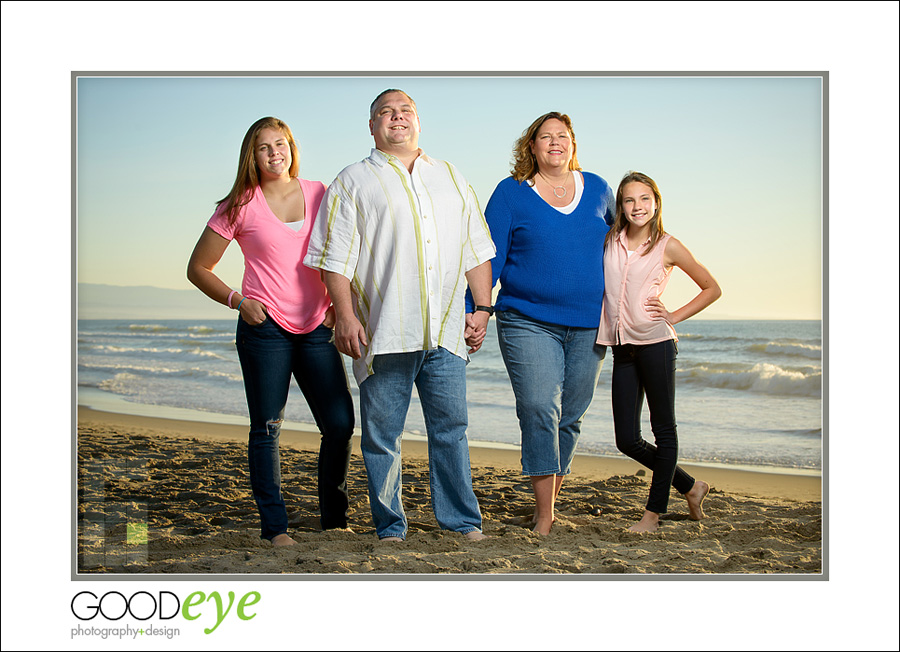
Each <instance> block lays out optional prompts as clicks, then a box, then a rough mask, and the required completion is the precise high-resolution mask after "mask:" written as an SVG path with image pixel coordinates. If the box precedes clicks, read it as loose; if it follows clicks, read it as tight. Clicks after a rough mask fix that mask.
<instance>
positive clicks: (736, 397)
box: [77, 320, 823, 473]
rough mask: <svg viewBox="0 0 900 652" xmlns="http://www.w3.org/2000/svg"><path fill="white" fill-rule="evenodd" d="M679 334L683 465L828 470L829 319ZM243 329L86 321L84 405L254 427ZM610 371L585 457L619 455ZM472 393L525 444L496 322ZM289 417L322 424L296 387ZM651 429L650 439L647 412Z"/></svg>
mask: <svg viewBox="0 0 900 652" xmlns="http://www.w3.org/2000/svg"><path fill="white" fill-rule="evenodd" d="M677 330H678V336H679V342H678V360H677V371H676V387H677V388H676V399H675V411H676V418H677V421H678V438H679V447H680V448H679V458H680V459H681V460H682V461H686V462H696V463H705V464H715V465H719V464H721V465H726V466H749V467H777V468H780V469H784V470H791V471H793V472H801V473H806V472H808V473H815V472H819V471H821V468H822V414H823V412H822V408H823V406H822V325H821V322H819V321H704V320H694V321H688V322H685V323H683V324H679V325H678V327H677ZM234 332H235V322H234V321H231V320H209V321H197V320H165V321H149V320H140V321H134V320H80V321H79V322H78V364H77V383H78V393H79V403H80V404H87V405H93V406H95V407H99V408H101V409H102V408H103V407H104V406H107V407H108V406H109V405H111V403H110V402H108V401H107V402H104V401H103V400H102V399H103V398H104V397H106V398H109V399H116V400H118V403H119V408H118V409H120V410H121V411H133V412H135V413H146V412H140V411H139V409H138V408H139V407H140V406H148V405H149V406H157V409H161V408H180V409H186V410H192V411H194V414H197V415H198V418H201V419H202V418H204V415H203V414H202V413H206V415H208V416H209V417H210V419H211V420H212V419H213V418H214V417H218V416H221V415H227V416H229V417H230V419H231V422H243V423H247V418H246V415H247V407H246V401H245V397H244V388H243V382H242V379H241V370H240V365H239V363H238V358H237V352H236V350H235V343H234ZM344 361H345V364H346V367H347V373H348V377H349V378H350V386H351V392H352V394H353V398H354V405H355V409H356V412H357V424H358V423H359V392H358V390H357V388H356V383H355V381H354V380H353V375H352V373H351V371H350V361H349V359H348V358H346V357H345V358H344ZM612 366H613V360H612V352H609V353H608V354H607V358H606V360H605V362H604V365H603V370H602V372H601V374H600V380H599V382H598V384H597V388H596V391H595V394H594V402H593V404H592V405H591V408H590V410H589V411H588V413H587V414H586V415H585V418H584V423H583V425H582V434H581V439H580V440H579V444H578V452H579V453H581V454H589V455H620V454H619V453H618V452H617V451H616V447H615V441H614V433H613V426H612V409H611V406H610V384H611V382H610V381H611V377H612ZM467 394H468V405H469V439H470V441H474V442H485V443H493V444H499V445H509V446H518V444H519V439H520V435H519V425H518V420H517V418H516V411H515V397H514V396H513V393H512V388H511V386H510V384H509V378H508V376H507V373H506V369H505V367H504V365H503V360H502V358H501V356H500V350H499V348H498V345H497V337H496V331H495V329H494V325H493V324H491V325H490V326H489V328H488V336H487V338H486V339H485V343H484V345H483V347H482V349H481V350H480V351H478V352H477V353H475V354H474V355H473V356H472V357H471V361H470V362H469V365H468V368H467ZM122 406H124V409H122ZM128 406H133V407H134V409H133V410H131V409H129V407H128ZM144 409H146V408H144ZM160 414H161V412H160ZM185 414H189V413H185ZM285 419H286V420H287V421H289V422H295V423H300V424H313V423H314V420H313V418H312V415H311V414H310V411H309V409H308V407H307V406H306V403H305V401H304V399H303V396H302V394H301V393H300V391H299V389H298V388H297V387H296V385H293V386H292V387H291V393H290V396H289V398H288V405H287V408H286V410H285ZM313 429H314V426H313ZM406 429H407V431H408V432H409V433H411V434H412V435H413V436H415V435H424V433H425V427H424V419H423V417H422V411H421V406H420V405H419V403H418V399H417V397H416V396H415V393H414V396H413V401H412V404H411V406H410V411H409V415H408V417H407V423H406ZM642 431H643V434H644V436H645V437H646V438H647V439H649V440H650V441H652V437H653V435H652V432H651V430H650V422H649V415H648V413H647V410H646V408H645V410H644V412H643V425H642Z"/></svg>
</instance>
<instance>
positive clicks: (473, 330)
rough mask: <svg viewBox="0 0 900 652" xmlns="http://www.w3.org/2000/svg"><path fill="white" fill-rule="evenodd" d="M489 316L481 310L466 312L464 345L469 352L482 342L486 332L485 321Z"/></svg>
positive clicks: (478, 347) (472, 351)
mask: <svg viewBox="0 0 900 652" xmlns="http://www.w3.org/2000/svg"><path fill="white" fill-rule="evenodd" d="M490 318H491V316H490V315H489V314H488V313H486V312H483V311H477V312H468V313H466V331H465V336H466V346H468V347H469V353H475V352H476V351H477V350H478V349H480V348H481V345H482V344H484V336H485V335H486V334H487V323H488V320H489V319H490Z"/></svg>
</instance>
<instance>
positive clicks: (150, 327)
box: [126, 324, 173, 333]
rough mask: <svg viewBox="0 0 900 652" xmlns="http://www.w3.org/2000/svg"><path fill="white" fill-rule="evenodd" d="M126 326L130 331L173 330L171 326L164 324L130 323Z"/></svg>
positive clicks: (158, 331) (157, 331) (159, 331)
mask: <svg viewBox="0 0 900 652" xmlns="http://www.w3.org/2000/svg"><path fill="white" fill-rule="evenodd" d="M126 328H127V330H130V331H148V332H153V333H162V332H165V331H171V330H173V329H172V328H170V327H169V326H165V325H163V324H129V325H128V326H127V327H126Z"/></svg>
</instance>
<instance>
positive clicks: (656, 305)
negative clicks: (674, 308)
mask: <svg viewBox="0 0 900 652" xmlns="http://www.w3.org/2000/svg"><path fill="white" fill-rule="evenodd" d="M644 307H645V308H646V310H647V313H648V314H649V315H650V319H653V320H654V321H667V322H669V323H670V324H671V323H673V322H672V321H671V320H672V315H671V313H670V312H669V311H668V310H666V306H665V305H663V302H662V299H660V298H659V297H651V298H649V299H647V300H646V301H645V302H644Z"/></svg>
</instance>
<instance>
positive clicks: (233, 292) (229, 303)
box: [225, 290, 237, 308]
mask: <svg viewBox="0 0 900 652" xmlns="http://www.w3.org/2000/svg"><path fill="white" fill-rule="evenodd" d="M235 294H237V290H232V291H231V292H229V293H228V299H226V300H225V305H226V306H228V307H229V308H231V297H233V296H234V295H235Z"/></svg>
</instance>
